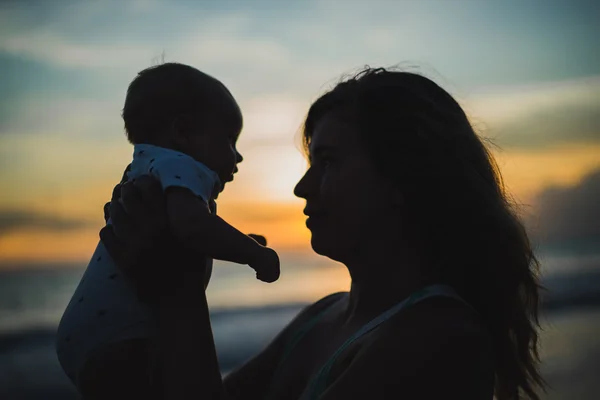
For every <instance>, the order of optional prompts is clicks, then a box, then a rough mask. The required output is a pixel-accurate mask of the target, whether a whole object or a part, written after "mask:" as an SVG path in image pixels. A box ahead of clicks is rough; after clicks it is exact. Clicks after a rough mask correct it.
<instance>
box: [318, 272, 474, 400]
mask: <svg viewBox="0 0 600 400" xmlns="http://www.w3.org/2000/svg"><path fill="white" fill-rule="evenodd" d="M440 296H441V297H450V298H453V299H456V300H458V301H460V302H462V303H463V304H466V305H467V306H469V304H468V303H467V302H465V301H464V300H463V299H462V298H461V297H460V296H459V295H458V293H456V291H455V290H454V289H453V288H452V287H450V286H447V285H441V284H436V285H431V286H427V287H425V288H423V289H421V290H418V291H416V292H414V293H413V294H412V295H410V296H409V297H407V298H406V299H404V300H403V301H401V302H400V303H398V304H396V305H394V306H393V307H391V308H390V309H388V310H387V311H385V312H383V313H382V314H380V315H379V316H377V317H376V318H374V319H372V320H371V321H370V322H369V323H368V324H366V325H364V326H363V327H362V328H361V329H359V330H358V331H357V332H356V333H355V334H354V335H352V336H351V337H350V338H349V339H348V340H346V341H345V342H344V343H343V344H342V345H341V346H340V347H339V348H338V349H337V351H336V352H335V353H333V355H332V356H331V357H330V358H329V360H328V361H327V362H326V363H325V364H324V365H323V367H321V369H320V370H319V372H318V373H317V374H316V375H315V376H314V377H313V379H312V380H311V381H310V382H309V384H308V391H309V394H310V396H309V397H308V398H309V399H316V398H317V395H319V394H321V393H322V392H323V391H324V390H325V388H326V383H327V376H328V375H329V371H330V370H331V367H332V366H333V365H334V363H335V361H336V359H337V357H338V356H339V355H340V354H341V353H342V352H343V351H344V350H346V348H348V346H350V345H351V344H352V343H354V342H355V341H356V340H357V339H359V338H360V337H362V336H363V335H365V334H366V333H368V332H370V331H372V330H373V329H375V328H376V327H378V326H379V325H381V324H382V323H383V322H384V321H386V320H388V319H389V318H390V317H392V316H393V315H394V314H396V313H398V312H399V311H401V310H403V309H406V308H408V307H410V306H411V305H414V304H416V303H418V302H420V301H423V300H425V299H428V298H430V297H440ZM469 307H470V306H469Z"/></svg>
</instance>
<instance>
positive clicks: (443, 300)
mask: <svg viewBox="0 0 600 400" xmlns="http://www.w3.org/2000/svg"><path fill="white" fill-rule="evenodd" d="M389 322H390V323H389V324H387V325H386V327H385V328H384V329H382V330H381V338H380V339H385V340H387V339H388V338H389V339H390V340H391V339H392V338H398V337H399V336H400V337H406V338H411V337H418V338H421V339H424V338H427V339H429V340H430V341H431V342H432V343H435V342H437V341H441V342H443V343H446V344H449V343H450V341H452V340H460V339H464V338H469V339H478V340H476V341H474V342H473V343H474V344H475V343H478V344H480V345H488V344H491V333H490V331H489V329H488V328H487V327H486V325H485V322H484V320H483V319H482V318H481V316H480V315H479V314H478V313H477V312H476V311H475V310H474V309H473V308H471V307H470V306H468V305H467V304H466V303H464V302H462V301H458V300H457V299H453V298H450V297H432V298H429V299H426V300H423V301H421V302H419V303H417V304H415V305H413V306H411V307H409V308H407V309H405V310H403V311H402V312H400V313H398V314H397V315H396V316H394V317H393V318H391V319H390V321H389ZM421 342H422V340H421ZM432 343H430V344H432Z"/></svg>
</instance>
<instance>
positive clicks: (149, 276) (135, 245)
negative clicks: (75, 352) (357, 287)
mask: <svg viewBox="0 0 600 400" xmlns="http://www.w3.org/2000/svg"><path fill="white" fill-rule="evenodd" d="M119 199H121V201H119ZM108 208H109V214H110V216H111V218H112V220H113V226H112V227H107V228H104V229H103V230H102V231H101V238H102V241H103V242H104V243H105V246H106V247H107V249H108V250H109V252H110V253H111V256H112V257H113V259H114V260H115V263H116V264H117V266H118V267H119V268H120V269H121V270H122V271H123V273H124V275H125V277H126V279H128V280H129V281H130V282H131V284H132V285H133V286H134V287H135V288H136V291H137V293H138V295H139V296H140V298H141V299H142V300H143V301H145V302H147V303H148V304H151V305H152V306H153V307H157V309H158V310H159V313H158V324H159V331H160V336H159V337H160V340H159V342H158V343H156V344H154V346H157V347H158V348H159V350H160V351H159V354H160V357H159V358H158V369H159V370H160V371H161V373H160V374H159V375H160V376H164V377H165V381H163V382H157V381H156V379H153V380H150V379H148V380H145V381H144V378H141V379H136V380H131V381H130V382H129V383H130V387H129V389H126V392H127V393H135V392H136V390H137V391H139V392H140V393H154V394H156V393H168V394H169V396H171V397H162V398H174V397H173V396H180V394H179V390H180V386H178V384H177V382H178V381H179V382H181V381H185V382H184V383H182V385H183V386H182V387H184V386H185V387H188V388H189V393H183V394H181V396H186V397H177V398H182V399H185V398H192V397H193V396H192V395H191V394H194V395H195V394H197V395H198V397H194V398H202V399H207V400H210V399H221V398H223V396H225V398H227V399H251V398H260V397H261V396H264V395H265V393H266V390H267V389H268V387H269V385H270V383H271V379H272V375H273V373H274V372H275V370H276V368H277V366H278V364H279V361H280V358H281V354H282V351H283V349H284V348H285V344H286V343H287V341H288V340H289V337H290V334H293V333H294V332H296V331H297V330H298V329H299V327H300V326H301V325H302V324H304V323H305V322H306V320H307V319H309V318H311V317H312V316H313V315H315V314H316V313H318V312H319V311H321V310H322V309H323V307H326V306H328V305H329V304H330V303H331V301H332V300H334V299H335V298H334V296H333V295H332V296H328V297H326V298H324V299H321V300H320V301H318V302H317V303H315V304H313V305H311V306H309V307H307V308H306V309H305V310H303V311H302V312H301V313H300V314H299V315H298V316H297V317H296V318H295V319H294V320H293V321H292V322H290V324H288V326H287V327H286V328H285V329H284V330H283V331H282V332H281V333H280V334H279V335H278V336H277V337H276V338H275V339H274V340H273V341H272V342H271V343H270V344H269V345H268V346H267V347H266V348H265V349H264V350H263V351H261V352H260V353H259V354H258V355H257V356H256V357H254V358H253V359H252V360H250V361H249V362H247V363H245V364H244V365H243V366H242V367H240V368H239V369H238V370H236V371H234V372H232V373H231V374H229V375H228V376H227V377H226V379H225V381H224V382H223V381H222V380H221V375H220V371H219V368H218V362H217V359H216V352H215V347H214V340H213V335H212V331H211V327H210V320H209V316H208V306H207V304H206V297H205V294H204V290H202V289H204V288H203V287H202V284H201V282H202V280H201V277H202V268H199V267H198V266H199V265H201V264H200V263H199V262H198V260H197V255H194V254H191V255H190V254H189V253H187V254H186V253H185V252H182V249H181V248H180V246H179V247H178V244H177V243H176V242H173V241H172V238H170V237H169V236H164V232H165V231H166V226H167V221H166V211H165V210H166V208H165V199H164V195H163V193H162V191H161V190H160V185H159V184H158V182H157V181H155V180H154V179H152V178H150V177H140V178H138V179H136V182H135V183H127V184H124V185H123V187H122V188H121V187H116V188H115V190H114V193H113V199H112V201H111V205H110V207H108ZM240 334H243V333H242V332H240ZM135 350H136V349H133V350H127V351H129V354H132V357H131V358H129V359H128V361H127V362H126V363H125V364H124V365H125V366H124V367H123V368H121V370H122V371H127V368H128V366H129V367H131V368H139V369H143V368H146V365H147V363H148V361H147V360H148V357H147V355H145V354H144V352H143V351H137V353H136V351H135ZM149 350H150V351H151V352H153V353H154V351H155V350H154V349H149ZM136 354H137V356H136ZM114 357H119V355H118V354H115V355H114ZM179 362H182V363H184V365H185V367H186V368H187V369H185V370H184V371H185V372H186V374H185V375H175V376H174V375H172V374H171V375H170V371H174V370H175V369H170V366H172V365H173V364H174V363H179ZM104 365H110V363H104ZM177 369H179V368H177ZM155 371H156V370H155ZM94 372H95V374H96V379H95V380H94V381H95V382H96V383H97V387H99V386H98V385H100V386H101V387H102V388H105V387H106V385H108V382H110V381H111V380H110V379H111V377H112V376H114V374H113V371H111V370H108V369H106V368H105V369H104V370H103V371H98V369H96V370H95V371H94ZM100 376H102V378H99V377H100ZM154 377H156V373H155V374H154ZM120 382H121V383H122V384H127V381H125V382H123V379H121V381H120ZM142 382H145V383H142ZM119 393H121V392H120V391H119V390H116V389H115V390H113V391H111V394H110V395H107V396H106V397H103V398H106V399H116V398H124V397H118V396H119ZM225 393H226V395H225ZM188 396H190V397H188ZM200 396H203V397H200Z"/></svg>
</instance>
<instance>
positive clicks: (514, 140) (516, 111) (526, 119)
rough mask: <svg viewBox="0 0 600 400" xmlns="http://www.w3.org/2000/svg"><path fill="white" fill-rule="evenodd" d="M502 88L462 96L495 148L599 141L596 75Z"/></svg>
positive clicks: (599, 82)
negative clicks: (501, 91) (465, 98)
mask: <svg viewBox="0 0 600 400" xmlns="http://www.w3.org/2000/svg"><path fill="white" fill-rule="evenodd" d="M504 90H505V91H504V92H503V93H493V94H489V95H488V96H482V97H480V98H478V97H477V96H475V97H473V98H471V99H468V100H466V101H465V103H466V108H467V110H471V111H473V112H470V113H469V114H471V116H472V119H473V121H474V125H475V126H476V127H480V126H481V125H483V129H482V132H481V133H482V134H483V135H484V136H488V137H491V138H492V139H493V140H494V141H495V142H496V143H497V144H498V145H500V146H501V147H503V148H507V149H523V150H533V149H535V150H540V149H543V148H548V147H556V146H568V145H573V144H582V143H585V144H588V143H600V77H597V76H596V77H589V78H584V79H578V80H570V81H563V82H554V83H551V84H544V85H535V86H530V87H520V88H519V87H512V88H511V87H509V88H505V89H504Z"/></svg>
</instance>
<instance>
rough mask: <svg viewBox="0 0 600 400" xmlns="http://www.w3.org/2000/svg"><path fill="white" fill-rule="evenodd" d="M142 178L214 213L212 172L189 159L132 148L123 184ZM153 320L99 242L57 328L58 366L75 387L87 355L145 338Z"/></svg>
mask: <svg viewBox="0 0 600 400" xmlns="http://www.w3.org/2000/svg"><path fill="white" fill-rule="evenodd" d="M144 174H150V175H153V176H154V177H156V178H158V179H159V181H160V182H161V185H162V188H163V190H165V189H167V188H168V187H185V188H188V189H189V190H191V191H192V192H193V193H194V194H195V195H196V196H198V197H199V198H201V199H203V200H204V201H205V202H206V203H207V205H208V204H209V203H210V205H211V207H210V209H211V210H212V211H211V212H214V207H213V206H214V202H213V201H212V199H213V198H214V194H216V193H218V192H219V191H220V189H221V186H220V185H221V182H220V180H219V177H218V176H217V174H216V173H215V172H213V171H212V170H210V169H209V168H208V167H206V166H205V165H204V164H202V163H200V162H198V161H196V160H194V159H193V158H192V157H190V156H188V155H186V154H183V153H180V152H178V151H174V150H171V149H165V148H161V147H157V146H152V145H147V144H141V145H136V146H135V147H134V154H133V162H132V163H131V169H130V171H129V172H128V173H127V179H128V180H133V179H135V178H136V177H138V176H141V175H144ZM110 223H111V221H110V220H109V221H108V224H110ZM209 262H212V260H209ZM153 321H154V320H153V316H152V313H151V311H150V310H149V309H148V308H147V307H146V306H145V305H144V304H142V303H140V302H139V301H138V299H137V297H136V296H135V293H134V292H133V290H132V288H131V287H129V286H128V284H127V282H125V280H124V279H123V277H122V276H121V275H120V272H119V269H118V268H117V267H116V265H115V264H114V262H113V261H112V259H111V257H110V255H109V254H108V251H107V250H106V248H105V247H104V245H103V244H102V242H99V243H98V246H97V247H96V251H95V252H94V255H93V256H92V258H91V260H90V262H89V264H88V267H87V269H86V271H85V273H84V274H83V277H82V278H81V281H80V282H79V285H78V286H77V289H76V290H75V293H74V295H73V297H72V298H71V301H70V302H69V304H68V306H67V308H66V310H65V312H64V314H63V316H62V319H61V321H60V324H59V327H58V332H57V335H56V350H57V355H58V359H59V361H60V364H61V366H62V368H63V369H64V371H65V372H66V374H67V375H68V376H69V378H70V379H71V381H72V382H73V383H74V384H75V385H77V373H78V371H79V370H80V369H81V367H82V366H83V364H84V361H85V357H86V355H87V354H89V353H90V352H91V351H93V350H94V349H97V348H98V347H99V346H101V345H104V344H108V343H114V342H119V341H122V340H127V339H134V338H145V337H148V336H149V334H150V331H151V329H152V323H153Z"/></svg>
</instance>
